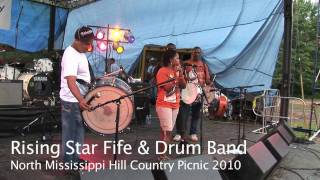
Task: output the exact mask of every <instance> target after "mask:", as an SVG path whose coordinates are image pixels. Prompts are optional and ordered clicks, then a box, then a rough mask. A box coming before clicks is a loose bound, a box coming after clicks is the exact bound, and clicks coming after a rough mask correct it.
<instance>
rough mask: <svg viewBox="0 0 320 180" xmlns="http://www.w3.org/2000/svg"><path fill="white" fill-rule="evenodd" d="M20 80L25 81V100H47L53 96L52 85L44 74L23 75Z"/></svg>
mask: <svg viewBox="0 0 320 180" xmlns="http://www.w3.org/2000/svg"><path fill="white" fill-rule="evenodd" d="M18 80H22V81H23V97H24V99H31V98H45V97H49V96H51V93H52V85H51V82H50V80H49V78H48V76H47V75H46V74H44V73H40V74H37V73H35V72H32V73H21V74H20V76H19V77H18Z"/></svg>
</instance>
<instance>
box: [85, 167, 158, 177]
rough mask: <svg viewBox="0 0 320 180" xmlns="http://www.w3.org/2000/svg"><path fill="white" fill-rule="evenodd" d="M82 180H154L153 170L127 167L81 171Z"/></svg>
mask: <svg viewBox="0 0 320 180" xmlns="http://www.w3.org/2000/svg"><path fill="white" fill-rule="evenodd" d="M80 177H81V180H106V179H112V180H142V179H143V180H153V179H154V178H153V175H152V172H151V170H150V171H149V170H132V169H131V168H130V167H127V168H126V169H125V170H109V169H105V170H100V171H97V172H95V171H90V172H89V171H83V172H80Z"/></svg>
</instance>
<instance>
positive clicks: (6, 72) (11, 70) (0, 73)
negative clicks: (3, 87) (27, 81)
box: [0, 64, 20, 80]
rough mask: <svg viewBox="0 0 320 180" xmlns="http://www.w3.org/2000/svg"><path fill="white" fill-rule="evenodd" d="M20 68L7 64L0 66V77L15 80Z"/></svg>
mask: <svg viewBox="0 0 320 180" xmlns="http://www.w3.org/2000/svg"><path fill="white" fill-rule="evenodd" d="M19 74H20V70H18V69H17V68H15V67H12V66H9V65H8V64H6V65H4V66H3V67H2V68H0V79H7V80H16V79H18V77H19Z"/></svg>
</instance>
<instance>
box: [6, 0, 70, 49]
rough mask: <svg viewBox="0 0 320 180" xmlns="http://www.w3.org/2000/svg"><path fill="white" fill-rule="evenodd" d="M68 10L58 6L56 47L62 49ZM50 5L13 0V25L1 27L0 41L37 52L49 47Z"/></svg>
mask: <svg viewBox="0 0 320 180" xmlns="http://www.w3.org/2000/svg"><path fill="white" fill-rule="evenodd" d="M67 17H68V11H67V10H66V9H62V8H56V16H55V30H54V32H55V48H56V49H61V48H62V42H63V35H64V34H63V32H64V28H65V24H66V21H67ZM49 23H50V6H48V5H45V4H40V3H36V2H32V1H28V0H12V9H11V27H10V29H9V30H4V29H0V43H1V44H7V45H10V46H12V47H14V48H16V49H20V50H24V51H28V52H36V51H40V50H43V49H47V47H48V38H49V29H50V24H49Z"/></svg>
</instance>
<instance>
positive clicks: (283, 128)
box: [276, 123, 296, 145]
mask: <svg viewBox="0 0 320 180" xmlns="http://www.w3.org/2000/svg"><path fill="white" fill-rule="evenodd" d="M276 130H277V132H279V134H280V136H281V137H282V138H283V139H284V140H285V141H286V143H287V144H288V145H289V144H291V143H292V142H293V141H294V140H295V139H296V136H295V134H294V132H293V130H292V129H291V128H290V127H289V126H288V125H287V124H286V123H283V124H280V125H279V126H278V127H277V128H276Z"/></svg>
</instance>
